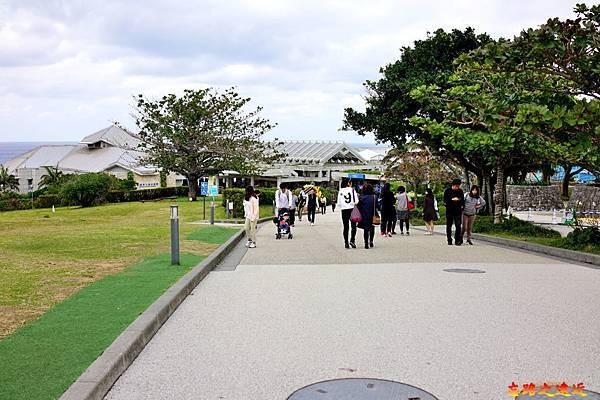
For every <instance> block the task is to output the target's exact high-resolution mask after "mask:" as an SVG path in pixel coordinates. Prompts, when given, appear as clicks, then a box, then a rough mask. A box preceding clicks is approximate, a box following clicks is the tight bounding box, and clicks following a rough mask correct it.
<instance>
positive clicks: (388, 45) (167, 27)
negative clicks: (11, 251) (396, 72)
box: [0, 0, 574, 141]
mask: <svg viewBox="0 0 600 400" xmlns="http://www.w3.org/2000/svg"><path fill="white" fill-rule="evenodd" d="M573 6H574V3H573V2H571V1H566V0H548V1H542V0H530V1H527V2H523V1H521V0H504V1H502V0H480V1H474V0H453V1H450V2H449V1H442V0H439V1H433V0H423V1H420V2H409V1H393V0H375V1H369V2H364V1H341V0H336V1H318V0H309V1H302V2H298V1H296V2H293V1H283V0H260V1H257V0H239V1H226V2H224V1H218V0H205V1H202V2H196V1H191V0H190V1H183V0H176V1H169V2H165V1H159V0H149V1H145V2H122V1H116V0H106V1H101V0H87V1H86V0H69V1H67V0H37V1H35V0H20V1H19V0H11V1H9V2H6V3H4V7H0V77H1V79H0V141H2V140H8V141H11V140H77V139H79V138H80V137H82V136H84V135H86V134H88V133H90V132H93V131H95V130H97V129H99V128H101V127H102V126H104V125H106V124H108V123H109V122H110V121H112V120H119V121H121V122H123V123H124V124H125V125H126V126H129V127H132V128H133V126H132V125H133V123H132V120H131V118H130V117H129V113H130V111H131V109H130V105H131V103H132V96H133V95H135V94H138V93H144V94H146V95H148V96H151V97H152V96H160V95H162V94H164V93H167V92H181V91H182V90H183V89H185V88H197V87H204V86H209V85H210V86H216V87H221V88H224V87H229V86H236V87H237V88H238V90H239V91H240V92H241V94H243V95H244V96H250V97H252V98H253V103H254V104H255V105H262V106H264V115H265V116H268V117H269V118H271V119H273V120H274V121H276V122H278V123H279V126H278V127H277V128H276V129H275V130H274V132H273V133H272V135H271V136H277V137H280V138H303V139H310V138H312V139H328V140H340V139H344V140H349V141H356V140H365V139H361V138H358V137H357V136H355V135H352V134H341V133H340V132H338V131H337V130H338V129H339V127H340V126H341V125H342V117H343V108H344V107H346V106H352V107H356V108H362V106H363V101H362V98H361V96H362V95H363V94H364V89H363V87H362V82H364V81H365V80H366V79H376V78H377V76H378V70H379V67H380V66H382V65H385V64H387V63H389V62H392V61H394V60H395V59H396V58H397V57H398V54H399V52H398V50H399V48H400V47H402V46H405V45H410V44H411V43H412V42H413V41H414V40H417V39H422V38H424V37H425V36H426V33H427V31H433V30H435V29H437V28H439V27H442V28H445V29H451V28H460V29H463V28H465V27H466V26H468V25H470V26H473V27H475V28H476V30H477V31H478V32H484V31H486V32H488V33H490V34H492V35H493V36H495V37H498V36H500V35H503V36H513V35H515V34H518V32H519V31H520V30H521V29H522V28H526V27H530V26H536V25H539V24H540V23H543V22H544V21H545V20H546V19H547V18H549V17H554V16H559V17H563V18H564V17H567V16H571V15H572V7H573ZM371 139H372V138H367V139H366V140H371Z"/></svg>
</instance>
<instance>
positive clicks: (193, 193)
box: [187, 175, 198, 201]
mask: <svg viewBox="0 0 600 400" xmlns="http://www.w3.org/2000/svg"><path fill="white" fill-rule="evenodd" d="M187 180H188V197H189V198H190V200H191V201H196V197H197V195H198V177H197V176H196V175H190V176H187Z"/></svg>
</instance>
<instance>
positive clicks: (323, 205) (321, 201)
mask: <svg viewBox="0 0 600 400" xmlns="http://www.w3.org/2000/svg"><path fill="white" fill-rule="evenodd" d="M319 205H320V206H321V215H323V214H325V212H326V211H327V198H326V197H325V195H324V194H321V198H320V199H319Z"/></svg>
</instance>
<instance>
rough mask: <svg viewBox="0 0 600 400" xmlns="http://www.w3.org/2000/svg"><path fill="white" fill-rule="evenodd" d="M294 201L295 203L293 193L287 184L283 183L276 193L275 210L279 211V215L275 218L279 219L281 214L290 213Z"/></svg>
mask: <svg viewBox="0 0 600 400" xmlns="http://www.w3.org/2000/svg"><path fill="white" fill-rule="evenodd" d="M292 201H294V200H293V198H292V191H291V190H289V189H288V187H287V184H286V183H283V182H282V183H281V184H280V185H279V189H277V191H276V192H275V208H276V209H277V215H275V216H276V217H277V216H279V214H281V213H283V212H286V211H287V212H289V211H290V207H291V205H292Z"/></svg>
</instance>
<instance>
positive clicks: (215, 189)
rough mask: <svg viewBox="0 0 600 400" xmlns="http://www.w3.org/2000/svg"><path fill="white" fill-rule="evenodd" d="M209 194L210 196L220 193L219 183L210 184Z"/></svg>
mask: <svg viewBox="0 0 600 400" xmlns="http://www.w3.org/2000/svg"><path fill="white" fill-rule="evenodd" d="M208 195H209V196H218V195H219V187H218V186H217V185H209V186H208Z"/></svg>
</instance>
